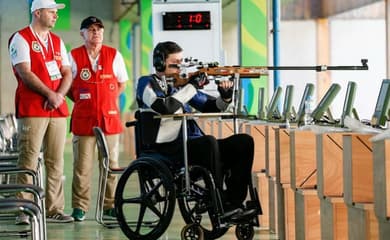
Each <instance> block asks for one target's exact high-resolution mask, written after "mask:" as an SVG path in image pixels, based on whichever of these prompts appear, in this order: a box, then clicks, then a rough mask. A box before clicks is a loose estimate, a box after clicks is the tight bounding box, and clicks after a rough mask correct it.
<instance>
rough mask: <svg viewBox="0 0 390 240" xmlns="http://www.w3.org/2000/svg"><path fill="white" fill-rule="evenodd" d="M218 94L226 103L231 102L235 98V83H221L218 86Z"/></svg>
mask: <svg viewBox="0 0 390 240" xmlns="http://www.w3.org/2000/svg"><path fill="white" fill-rule="evenodd" d="M218 92H219V95H220V96H221V98H222V99H223V100H224V101H225V102H230V101H231V100H232V96H233V82H232V81H230V80H224V81H220V82H219V84H218Z"/></svg>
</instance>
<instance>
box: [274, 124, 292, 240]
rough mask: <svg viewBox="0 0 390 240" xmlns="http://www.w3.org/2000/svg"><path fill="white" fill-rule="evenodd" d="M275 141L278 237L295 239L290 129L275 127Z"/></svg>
mask: <svg viewBox="0 0 390 240" xmlns="http://www.w3.org/2000/svg"><path fill="white" fill-rule="evenodd" d="M272 129H273V132H274V139H275V167H276V169H275V170H276V183H277V184H276V196H277V208H278V211H277V213H278V217H277V219H278V236H279V237H280V239H295V230H294V229H295V216H294V214H295V211H294V191H292V189H291V188H290V187H291V185H290V179H291V178H290V171H291V168H290V133H289V131H290V129H286V128H281V127H273V128H272Z"/></svg>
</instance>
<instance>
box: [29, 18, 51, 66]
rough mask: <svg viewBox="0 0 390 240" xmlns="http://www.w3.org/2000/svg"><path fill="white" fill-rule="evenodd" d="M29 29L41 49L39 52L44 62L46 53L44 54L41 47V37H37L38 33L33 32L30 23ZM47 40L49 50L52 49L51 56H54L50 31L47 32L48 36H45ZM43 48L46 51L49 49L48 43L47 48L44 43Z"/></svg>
mask: <svg viewBox="0 0 390 240" xmlns="http://www.w3.org/2000/svg"><path fill="white" fill-rule="evenodd" d="M30 30H31V32H32V33H33V35H34V37H35V40H37V43H38V44H39V47H40V49H41V54H42V57H43V60H45V62H46V55H45V53H44V49H43V47H42V42H43V41H42V40H41V38H40V37H39V35H38V34H36V33H35V32H34V30H33V29H32V27H31V25H30ZM47 40H48V43H49V44H50V47H51V51H52V54H53V57H54V48H53V41H52V39H51V36H50V32H49V34H48V36H47ZM45 49H46V51H48V50H49V45H48V46H47V48H46V44H45Z"/></svg>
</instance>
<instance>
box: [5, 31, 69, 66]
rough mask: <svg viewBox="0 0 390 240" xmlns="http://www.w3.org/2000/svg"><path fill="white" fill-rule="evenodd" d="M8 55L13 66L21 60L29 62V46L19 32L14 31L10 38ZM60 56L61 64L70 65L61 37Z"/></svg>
mask: <svg viewBox="0 0 390 240" xmlns="http://www.w3.org/2000/svg"><path fill="white" fill-rule="evenodd" d="M45 47H47V46H45ZM9 56H10V59H11V63H12V66H15V65H16V64H18V63H22V62H28V63H30V62H31V57H30V47H29V46H28V42H27V41H26V40H25V39H24V38H23V37H22V36H21V35H20V34H19V32H17V33H15V35H14V37H13V38H12V40H11V43H10V46H9ZM61 58H62V61H61V63H62V65H63V66H70V63H69V59H68V55H67V51H66V48H65V44H64V42H63V41H62V39H61Z"/></svg>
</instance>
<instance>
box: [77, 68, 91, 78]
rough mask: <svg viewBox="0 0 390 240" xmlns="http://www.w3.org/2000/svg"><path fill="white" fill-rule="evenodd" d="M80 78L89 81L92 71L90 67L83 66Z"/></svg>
mask: <svg viewBox="0 0 390 240" xmlns="http://www.w3.org/2000/svg"><path fill="white" fill-rule="evenodd" d="M80 78H81V79H82V80H84V81H88V80H89V79H90V78H91V72H90V71H89V69H88V68H82V69H81V71H80Z"/></svg>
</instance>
